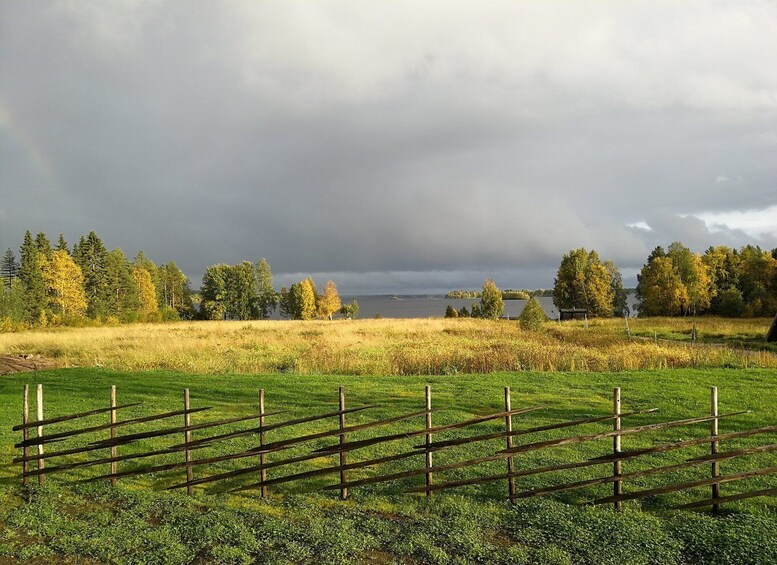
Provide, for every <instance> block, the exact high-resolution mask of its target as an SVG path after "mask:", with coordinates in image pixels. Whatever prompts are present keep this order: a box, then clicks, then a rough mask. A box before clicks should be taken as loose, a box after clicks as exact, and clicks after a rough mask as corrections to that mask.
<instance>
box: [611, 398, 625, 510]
mask: <svg viewBox="0 0 777 565" xmlns="http://www.w3.org/2000/svg"><path fill="white" fill-rule="evenodd" d="M612 413H613V415H615V416H617V418H615V419H614V420H613V421H612V429H613V431H615V432H619V431H620V429H621V419H620V414H621V389H620V387H616V388H615V389H614V390H613V391H612ZM612 452H613V454H614V455H616V454H618V453H620V452H621V436H620V434H616V435H614V436H613V438H612ZM612 474H613V476H615V477H620V476H621V474H622V461H620V460H618V461H615V462H613V464H612ZM622 488H623V483H622V482H621V481H615V482H614V483H613V484H612V494H613V496H620V495H621V493H622V492H623V490H622ZM613 506H614V507H615V510H617V511H620V510H621V502H620V501H619V500H618V501H616V502H615V503H614V505H613Z"/></svg>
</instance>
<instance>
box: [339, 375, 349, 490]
mask: <svg viewBox="0 0 777 565" xmlns="http://www.w3.org/2000/svg"><path fill="white" fill-rule="evenodd" d="M343 428H345V388H344V387H342V386H341V387H340V430H342V429H343ZM344 444H345V434H340V447H341V448H342V446H343V445H344ZM346 459H347V458H346V452H345V450H343V449H341V451H340V498H342V499H343V500H345V499H346V498H348V487H346V486H344V485H345V483H346V482H348V481H347V477H346V473H345V466H346V465H347V464H348V462H347V460H346Z"/></svg>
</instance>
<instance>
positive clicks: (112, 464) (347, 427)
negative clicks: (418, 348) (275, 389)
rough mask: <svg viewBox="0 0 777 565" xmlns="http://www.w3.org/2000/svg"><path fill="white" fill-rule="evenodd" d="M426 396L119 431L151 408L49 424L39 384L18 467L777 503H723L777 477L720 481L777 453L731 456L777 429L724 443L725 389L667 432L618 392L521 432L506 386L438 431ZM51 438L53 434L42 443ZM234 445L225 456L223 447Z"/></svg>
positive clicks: (713, 503)
mask: <svg viewBox="0 0 777 565" xmlns="http://www.w3.org/2000/svg"><path fill="white" fill-rule="evenodd" d="M423 393H424V394H423V397H422V398H420V399H419V410H417V411H413V412H409V413H405V414H401V415H398V416H393V417H390V418H384V419H380V420H372V421H366V422H359V423H349V422H347V421H346V416H347V415H349V414H356V413H360V412H362V411H365V410H368V409H370V408H375V407H377V404H369V405H361V406H356V407H352V408H347V407H346V395H345V388H344V387H340V388H339V390H338V396H337V403H338V406H337V410H330V411H326V412H323V413H319V414H314V415H308V416H301V417H295V418H290V419H287V420H284V421H272V420H271V423H268V422H267V419H268V418H270V417H272V416H276V415H279V414H282V413H284V412H285V411H283V410H280V411H274V412H268V411H266V409H265V392H264V389H260V390H259V395H258V406H257V404H253V409H254V413H251V414H248V415H241V416H233V417H230V418H222V419H217V420H210V421H199V422H192V416H193V415H195V414H202V413H205V412H207V411H208V410H211V407H207V406H206V407H196V408H193V407H192V405H191V404H192V403H191V397H190V395H189V390H188V389H185V390H184V393H183V407H182V409H178V410H171V411H167V412H162V413H157V414H151V415H145V416H135V417H133V418H127V419H123V420H120V419H119V418H118V416H119V415H120V414H121V413H122V411H123V410H125V409H127V408H131V407H138V406H141V405H142V404H141V403H130V404H118V403H117V394H116V387H113V386H112V387H111V389H110V395H109V397H108V398H109V404H108V406H106V407H98V408H94V409H92V410H86V411H83V412H78V413H75V414H67V415H62V416H55V417H48V418H45V417H44V413H43V387H42V385H38V387H37V396H36V399H35V400H36V403H35V407H34V408H35V411H36V414H35V419H34V420H31V419H30V399H29V385H25V386H24V390H23V397H22V410H21V412H22V418H21V420H22V421H21V424H19V425H14V426H13V428H12V429H13V431H15V432H21V436H22V437H21V441H19V442H18V443H16V444H15V447H16V448H20V449H21V450H22V453H21V456H20V457H15V458H14V459H13V462H14V463H21V466H22V468H21V474H20V477H21V479H22V481H23V483H24V484H27V483H28V481H29V478H30V477H34V476H37V478H38V479H37V480H38V482H39V483H40V484H44V483H45V481H46V475H47V474H48V475H52V474H62V473H66V472H68V471H73V470H86V469H89V468H92V467H95V466H101V465H106V468H105V470H106V471H108V472H102V473H97V474H93V475H91V476H86V477H84V476H83V473H82V476H81V477H80V478H79V479H78V480H77V482H91V481H100V480H110V482H111V484H112V485H116V483H117V481H118V480H119V479H125V478H129V477H136V476H141V475H151V476H153V475H154V474H156V473H164V472H167V471H175V470H183V471H184V472H185V476H184V477H183V481H182V482H178V483H176V484H173V485H172V486H167V485H165V487H164V488H166V489H179V488H184V487H185V488H186V491H187V493H189V494H192V493H193V492H194V489H195V487H197V486H200V485H210V484H217V483H221V482H223V481H237V482H232V483H229V484H225V485H224V486H221V487H217V489H216V491H217V492H247V491H253V490H257V491H258V492H259V494H260V495H261V496H263V497H266V496H268V494H269V492H268V488H269V487H271V486H274V485H280V484H286V483H300V482H304V481H306V480H309V479H314V478H318V477H325V476H329V475H336V476H337V477H338V479H337V482H336V483H335V484H331V485H326V486H324V487H322V490H335V491H339V496H340V498H342V499H346V498H348V497H349V496H350V494H351V491H352V489H354V488H357V487H361V486H366V485H375V484H381V483H387V482H392V481H398V480H403V479H411V478H414V477H419V481H420V480H421V479H420V477H423V483H422V484H421V485H417V486H412V485H411V486H407V487H404V488H403V490H404V492H409V493H424V494H425V496H427V497H429V496H431V495H432V493H434V492H436V491H442V490H448V489H452V488H460V487H467V486H477V485H483V484H487V483H492V482H496V481H500V482H501V481H504V484H505V487H506V488H505V495H504V496H505V498H506V500H508V501H510V503H515V502H516V501H517V500H519V499H524V498H533V497H538V496H548V495H553V494H557V493H563V492H568V491H573V490H578V489H586V488H589V487H595V486H598V485H606V484H612V495H610V496H606V497H600V498H596V499H595V500H593V503H594V504H612V505H613V508H614V509H616V510H620V509H621V507H622V504H623V503H624V502H627V501H631V500H639V499H643V498H646V497H652V496H658V495H662V494H669V493H675V492H680V491H688V490H692V489H698V488H704V487H709V495H708V496H709V498H705V499H703V500H699V501H695V502H690V503H687V504H682V505H679V506H677V508H682V509H696V508H706V507H711V508H712V510H713V512H717V511H719V510H720V508H721V506H722V505H723V504H729V503H733V502H736V501H741V500H747V499H750V498H756V497H765V496H775V494H777V489H775V488H773V487H767V488H759V489H757V490H752V491H749V492H743V493H739V494H730V495H727V496H726V495H724V494H723V493H722V492H721V485H724V484H726V483H731V482H736V481H741V480H746V479H749V478H753V477H769V476H772V475H774V474H777V466H769V467H765V468H762V469H757V470H749V471H746V472H741V473H735V474H727V475H724V474H721V472H720V463H721V462H722V461H727V460H732V459H736V458H740V457H748V456H751V455H755V454H770V453H775V452H777V443H773V442H772V443H767V444H764V445H755V446H748V447H740V448H736V449H722V446H723V445H724V444H726V443H727V442H729V441H731V440H735V439H739V438H746V437H751V436H755V435H759V434H769V433H772V432H776V431H777V425H770V426H761V427H758V428H751V429H745V430H740V431H735V432H727V433H721V431H720V422H721V421H723V420H725V419H728V418H732V417H735V416H739V415H743V414H747V413H748V411H735V412H728V413H725V414H720V413H719V410H718V390H717V388H716V387H712V388H711V389H710V411H709V415H708V416H706V415H705V416H697V417H691V418H684V419H679V420H673V421H667V422H654V423H648V424H643V425H639V426H633V427H625V426H624V425H623V421H624V419H626V418H630V417H632V416H635V415H648V414H653V413H655V412H656V411H657V409H656V408H651V409H640V410H630V411H623V410H622V408H621V389H620V388H615V389H613V395H612V411H611V413H609V414H603V415H591V416H586V417H583V418H577V419H572V420H569V421H565V422H552V423H547V424H542V425H535V426H524V427H520V428H518V429H515V428H514V427H513V426H514V417H515V416H521V415H528V414H531V413H533V412H536V411H538V410H541V409H542V407H541V406H528V407H521V408H517V409H513V407H512V402H511V398H510V388H509V387H505V388H504V410H502V411H499V412H493V413H488V414H484V415H479V416H473V417H471V418H468V419H465V420H462V421H459V422H453V423H446V424H438V425H433V424H432V415H433V414H434V413H437V412H439V411H440V409H439V408H433V406H432V390H431V387H429V386H426V387H425V388H424V391H423ZM255 398H256V397H255ZM257 408H258V411H257ZM420 408H422V409H420ZM105 414H108V418H107V422H106V421H105V419H103V420H102V422H99V423H92V424H91V425H81V426H80V427H78V428H75V429H65V430H61V431H56V429H55V431H54V432H53V433H51V432H50V430H49V427H50V426H57V425H58V424H61V423H63V422H72V421H75V420H79V419H88V418H91V417H99V416H100V415H103V416H102V417H103V418H105V416H104V415H105ZM175 417H182V420H181V424H182V425H179V426H170V427H160V428H156V429H151V430H149V429H147V428H146V429H143V428H141V429H140V430H137V429H135V430H132V429H130V430H129V432H130V433H126V434H122V435H120V434H118V431H119V430H120V429H122V428H132V427H133V426H138V425H141V424H151V425H153V424H154V423H155V422H158V421H162V420H165V419H169V418H175ZM330 418H331V419H336V421H337V424H336V426H333V427H332V428H330V429H325V430H323V431H320V430H315V429H314V430H313V431H309V432H305V431H304V430H302V433H298V434H297V435H294V436H292V437H284V436H281V437H280V438H275V439H273V438H272V437H271V435H272V434H274V433H277V432H276V431H277V430H284V429H288V428H290V427H295V426H305V425H306V424H311V423H314V422H318V421H321V420H327V419H330ZM415 418H423V420H424V426H423V427H422V428H421V427H414V428H412V429H411V430H410V431H402V432H391V431H390V432H389V433H385V434H381V435H377V436H375V435H373V436H371V437H361V438H359V437H358V434H361V433H362V432H368V431H372V430H376V429H378V428H384V427H391V426H393V425H395V424H398V423H400V422H404V421H407V420H413V419H415ZM257 420H258V424H259V425H258V426H255V425H253V426H249V427H248V428H243V429H237V430H235V429H227V430H226V431H224V430H222V431H219V430H216V431H217V432H218V433H216V434H214V435H210V436H205V437H202V436H200V437H196V438H194V437H192V436H193V433H194V432H202V431H205V430H209V429H211V428H219V427H225V426H234V425H238V424H243V423H246V422H251V421H257ZM497 420H502V421H503V423H504V424H503V426H504V427H503V429H502V430H499V431H489V432H487V433H482V432H481V433H477V430H474V431H475V432H476V433H472V434H468V435H466V436H465V437H454V438H451V437H447V438H446V437H445V435H446V434H447V433H449V432H452V431H455V430H461V429H465V428H470V427H473V428H476V427H477V426H479V425H481V424H485V423H488V422H494V421H497ZM607 422H610V423H611V429H609V430H606V431H600V432H597V433H587V434H580V435H571V436H567V437H561V438H556V439H546V440H543V441H534V442H529V443H523V444H518V445H516V443H515V442H516V439H517V438H521V437H523V436H528V435H531V434H537V433H542V432H548V431H555V430H563V429H567V428H573V427H576V426H581V425H592V424H604V423H607ZM701 423H709V432H708V433H707V434H706V435H703V436H701V437H696V438H691V439H684V440H681V441H674V442H670V443H664V444H659V445H653V446H650V447H646V448H640V449H631V450H629V449H623V444H622V441H623V440H622V438H624V437H628V436H632V435H635V434H642V433H647V432H651V431H657V430H666V429H671V428H676V427H681V426H693V425H695V424H701ZM492 425H493V424H492ZM31 430H35V432H36V433H35V434H34V435H33V434H31ZM44 430H45V431H46V432H47V433H44ZM101 433H102V434H107V435H108V437H107V438H106V437H105V435H103V436H102V437H99V434H101ZM268 434H270V436H268ZM354 434H356V438H354ZM94 435H98V437H94ZM176 435H177V436H178V437H180V438H182V439H183V442H182V443H177V444H176V443H174V442H173V445H169V446H167V447H160V446H159V441H160V439H162V438H165V437H168V436H176ZM89 436H92V437H89ZM421 436H422V437H423V443H421V444H419V445H414V446H413V447H412V448H411V449H410V450H409V451H402V452H398V453H394V454H392V453H388V454H385V455H382V456H380V457H372V458H368V459H365V460H361V461H354V460H352V459H351V457H352V456H351V455H349V454H350V453H353V452H357V451H358V450H360V449H364V448H368V447H371V446H377V445H382V444H389V443H392V442H397V441H401V440H407V439H411V438H415V437H421ZM84 438H86V439H84ZM237 438H252V439H251V442H252V443H253V442H255V443H253V445H251V446H250V447H249V448H248V449H246V448H245V443H243V444H241V445H242V448H241V449H236V450H233V451H231V452H230V451H229V448H228V444H225V442H229V441H230V440H232V439H237ZM326 438H333V439H336V443H331V444H329V445H324V446H323V447H320V446H316V445H313V446H311V447H306V445H307V444H310V443H312V442H317V441H318V440H323V439H326ZM152 439H153V440H155V441H156V442H157V443H155V444H154V448H153V449H148V450H146V451H138V452H136V453H126V452H124V453H121V454H119V452H118V449H119V448H120V447H122V446H127V445H131V444H136V443H137V442H143V441H145V440H152ZM71 440H77V441H78V442H80V443H84V442H88V443H87V444H86V445H78V444H76V445H75V446H73V447H65V448H64V449H57V450H55V451H50V450H48V449H46V448H45V446H48V445H52V444H55V445H59V444H60V443H67V442H68V441H71ZM599 440H612V444H611V447H608V451H607V452H606V453H604V454H602V455H600V456H597V457H591V458H589V459H583V460H579V461H566V462H563V463H556V464H552V465H540V466H533V467H528V468H523V469H520V468H517V467H519V466H520V462H521V458H518V457H517V455H519V454H522V453H528V452H533V451H539V450H546V449H554V448H558V447H569V446H575V445H579V444H582V443H588V442H597V441H599ZM179 441H180V440H179ZM486 442H499V443H498V444H497V443H494V444H493V448H492V451H491V452H490V453H488V446H487V445H484V446H483V449H484V450H485V451H486V453H487V454H485V455H481V456H479V457H474V458H468V459H464V460H459V461H453V462H450V463H444V464H440V463H437V458H436V457H435V456H434V452H436V451H440V450H455V448H457V447H460V446H468V445H470V444H476V443H486ZM707 444H708V445H709V453H707V454H704V455H696V456H694V457H689V458H687V459H686V460H685V461H681V462H679V463H677V462H675V463H672V464H664V465H657V466H652V467H649V468H644V469H639V470H629V469H624V463H625V462H627V461H631V460H635V459H639V458H642V457H644V456H648V455H651V456H652V455H657V454H661V453H665V452H669V451H673V450H678V449H686V448H690V447H694V446H699V445H707ZM216 445H218V446H219V451H220V452H217V453H216V454H213V455H206V456H205V457H199V458H198V457H195V454H196V453H197V452H199V451H200V450H202V449H208V448H213V447H214V446H216ZM225 445H226V446H227V447H225ZM249 445H250V444H249ZM32 449H34V450H35V452H31V450H32ZM100 450H110V451H109V456H106V452H105V451H102V455H101V456H97V457H94V458H86V459H83V458H82V459H80V460H75V461H73V460H67V459H65V460H64V461H63V462H61V463H58V464H56V465H50V464H49V465H48V466H47V465H46V463H47V462H48V461H50V460H51V459H53V458H62V457H66V456H69V455H79V456H81V457H84V456H87V457H88V456H89V454H90V453H91V452H98V451H100ZM225 450H226V451H227V452H226V453H224V451H225ZM286 450H296V451H292V455H291V456H287V457H285V458H275V457H274V456H273V458H272V460H270V456H271V455H272V454H274V453H280V452H282V451H286ZM300 450H302V452H300ZM136 451H137V449H136ZM176 454H179V455H178V457H180V459H178V461H170V458H169V457H168V459H167V460H166V461H165V460H162V461H159V462H157V463H154V462H153V461H152V462H151V464H149V465H148V466H144V467H140V468H130V469H126V468H125V469H119V468H118V464H119V463H120V462H125V461H132V460H139V459H153V458H155V457H166V456H175V455H176ZM180 454H183V455H180ZM422 455H423V465H422V466H414V468H410V469H405V470H391V469H384V470H383V471H382V472H381V471H375V474H373V475H370V476H366V477H360V478H353V477H352V476H351V475H350V471H353V470H357V469H376V468H380V467H381V466H383V465H386V464H391V463H397V462H400V461H404V460H410V459H412V458H414V457H420V456H422ZM353 457H355V456H353ZM323 458H332V460H331V461H332V462H331V463H330V464H325V465H324V466H320V465H317V466H315V467H313V468H308V469H305V468H304V467H303V468H302V469H301V470H297V469H295V470H294V472H291V473H288V474H286V475H278V474H276V470H280V469H282V468H284V467H287V466H289V465H293V464H298V463H306V462H310V461H314V460H317V459H323ZM58 460H59V459H58ZM242 460H248V461H247V462H246V464H243V465H242V466H240V467H238V468H236V469H226V470H224V469H216V472H210V473H208V470H209V468H210V467H211V466H213V465H217V464H220V463H223V462H227V461H234V462H240V461H242ZM497 461H504V462H505V463H504V464H505V467H503V469H504V471H503V472H499V473H493V472H492V473H491V474H482V473H481V474H480V475H479V476H474V477H467V478H463V479H458V480H445V474H446V472H449V471H454V470H459V469H468V468H473V467H478V466H481V465H483V464H486V463H490V462H497ZM419 463H420V461H419ZM435 463H436V464H435ZM594 466H610V467H611V473H609V474H603V475H602V476H599V477H594V478H590V479H586V480H566V481H563V482H559V483H557V484H550V485H548V484H545V485H542V484H539V485H532V486H530V487H529V488H526V487H523V488H524V490H520V491H519V490H518V489H517V487H516V479H518V478H527V477H538V476H543V475H547V474H550V473H558V472H565V471H573V470H579V469H583V468H586V467H594ZM704 467H708V468H709V472H708V476H706V477H704V478H699V479H696V480H692V481H685V482H681V483H670V484H665V485H663V486H658V487H654V488H650V489H644V490H638V491H632V492H624V491H625V490H627V487H628V486H629V485H630V484H632V481H633V480H635V479H639V478H643V477H648V476H651V477H652V476H657V477H660V476H663V475H666V474H668V473H671V472H674V471H679V470H685V469H693V468H704ZM195 469H198V471H197V476H195V472H194V470H195ZM400 469H401V467H400ZM269 470H273V476H269V473H268V471H269ZM387 471H388V472H387ZM471 473H474V470H473V471H471ZM87 474H88V472H87ZM242 478H245V479H242ZM572 478H574V477H572ZM152 481H153V479H152ZM241 483H243V484H241Z"/></svg>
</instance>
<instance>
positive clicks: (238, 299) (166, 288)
mask: <svg viewBox="0 0 777 565" xmlns="http://www.w3.org/2000/svg"><path fill="white" fill-rule="evenodd" d="M0 277H2V287H1V288H2V292H0V326H3V327H5V326H10V327H14V326H15V325H29V326H47V325H82V324H85V323H86V322H87V321H89V320H92V321H95V322H98V323H120V322H158V321H171V320H180V319H186V320H191V319H211V320H214V319H218V320H220V319H233V320H251V319H266V318H268V317H270V315H271V314H272V313H273V312H274V311H275V310H276V309H278V308H279V309H280V313H281V315H282V316H283V317H286V318H292V319H300V320H308V319H312V318H317V317H318V318H328V319H332V317H333V316H334V315H335V314H337V313H340V314H342V315H343V316H344V317H346V318H356V317H357V316H358V314H359V305H358V303H357V302H356V300H352V301H351V302H350V303H348V304H342V303H341V301H340V296H339V294H338V292H337V286H336V285H335V283H334V282H332V281H328V282H327V284H326V286H325V287H324V290H323V292H322V293H320V294H319V292H318V291H317V289H316V285H315V283H314V282H313V279H311V278H308V279H305V280H303V281H300V282H299V283H295V284H293V285H291V287H290V288H289V289H286V288H282V289H281V291H280V292H276V291H275V289H274V288H273V285H272V270H271V269H270V265H269V263H268V262H267V261H266V260H265V259H261V260H260V261H258V262H256V263H255V264H254V263H251V262H250V261H243V262H241V263H239V264H237V265H224V264H218V265H212V266H210V267H208V268H207V270H206V271H205V274H204V276H203V280H202V287H201V292H200V293H199V294H198V293H195V292H193V291H192V289H191V286H190V283H189V280H188V278H187V277H186V275H185V274H184V273H183V271H181V270H180V269H179V268H178V267H177V266H176V264H175V262H173V261H170V262H169V263H166V264H162V265H158V266H157V265H156V264H154V262H153V261H151V260H150V259H149V258H148V257H146V255H145V253H144V252H143V251H140V252H139V253H138V254H137V255H136V256H135V257H134V258H133V259H128V258H127V257H126V256H125V254H124V252H123V251H122V250H121V249H120V248H118V247H117V248H116V249H113V250H108V249H107V248H106V247H105V245H104V244H103V242H102V239H101V238H100V237H99V236H98V235H97V234H96V233H95V232H93V231H92V232H89V234H87V235H85V236H82V237H81V238H80V239H79V240H78V242H77V243H75V244H74V245H73V247H72V249H71V248H70V246H69V245H68V243H67V242H66V241H65V238H64V237H63V235H61V234H60V236H59V239H58V241H57V243H56V244H55V245H52V243H51V242H50V241H49V239H48V237H47V236H46V234H45V233H43V232H40V233H38V234H37V235H36V236H34V237H33V235H32V234H31V233H30V231H29V230H28V231H27V232H26V233H25V235H24V240H23V242H22V245H21V247H20V249H19V259H18V260H17V256H16V254H15V253H14V252H13V250H11V249H7V250H6V251H5V253H4V254H3V256H2V258H1V259H0Z"/></svg>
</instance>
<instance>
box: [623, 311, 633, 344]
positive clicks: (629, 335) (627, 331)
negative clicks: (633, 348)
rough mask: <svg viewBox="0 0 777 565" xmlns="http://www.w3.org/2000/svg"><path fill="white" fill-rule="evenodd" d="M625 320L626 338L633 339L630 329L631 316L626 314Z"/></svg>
mask: <svg viewBox="0 0 777 565" xmlns="http://www.w3.org/2000/svg"><path fill="white" fill-rule="evenodd" d="M623 318H624V319H625V320H626V337H627V338H628V339H631V330H630V329H629V315H628V314H626V315H625V316H623Z"/></svg>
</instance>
